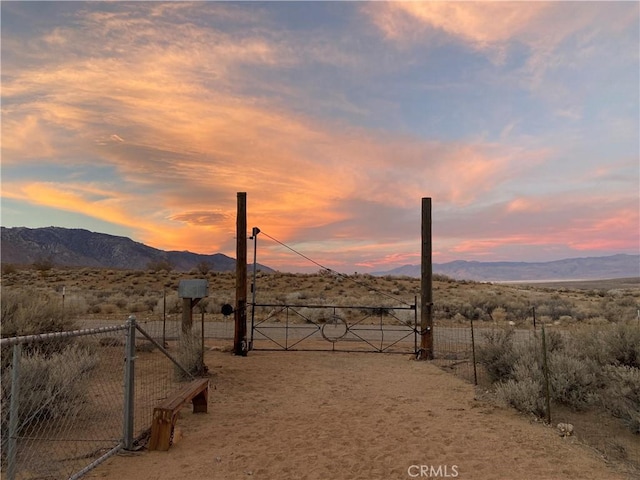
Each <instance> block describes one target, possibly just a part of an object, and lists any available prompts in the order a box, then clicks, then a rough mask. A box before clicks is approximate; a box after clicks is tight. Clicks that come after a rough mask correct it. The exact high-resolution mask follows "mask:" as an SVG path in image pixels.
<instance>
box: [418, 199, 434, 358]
mask: <svg viewBox="0 0 640 480" xmlns="http://www.w3.org/2000/svg"><path fill="white" fill-rule="evenodd" d="M431 251H432V247H431V198H423V199H422V266H421V287H420V309H421V311H420V360H433V293H432V276H433V265H432V258H431Z"/></svg>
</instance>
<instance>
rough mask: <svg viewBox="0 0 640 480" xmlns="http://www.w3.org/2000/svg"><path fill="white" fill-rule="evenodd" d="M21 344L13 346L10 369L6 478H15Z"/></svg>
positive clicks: (8, 479) (11, 479) (10, 479)
mask: <svg viewBox="0 0 640 480" xmlns="http://www.w3.org/2000/svg"><path fill="white" fill-rule="evenodd" d="M21 358H22V344H21V343H16V344H15V345H14V346H13V367H12V369H11V402H10V404H9V441H8V445H7V480H15V478H16V471H17V466H18V465H17V463H16V462H17V456H18V426H19V423H20V422H19V418H20V359H21Z"/></svg>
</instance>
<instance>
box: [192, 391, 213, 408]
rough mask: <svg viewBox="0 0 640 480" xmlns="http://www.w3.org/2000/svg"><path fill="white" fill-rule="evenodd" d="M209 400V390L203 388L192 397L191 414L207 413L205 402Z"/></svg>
mask: <svg viewBox="0 0 640 480" xmlns="http://www.w3.org/2000/svg"><path fill="white" fill-rule="evenodd" d="M208 399H209V388H205V389H204V390H203V391H201V392H200V393H199V394H198V395H196V396H195V397H193V400H192V402H193V413H207V401H208Z"/></svg>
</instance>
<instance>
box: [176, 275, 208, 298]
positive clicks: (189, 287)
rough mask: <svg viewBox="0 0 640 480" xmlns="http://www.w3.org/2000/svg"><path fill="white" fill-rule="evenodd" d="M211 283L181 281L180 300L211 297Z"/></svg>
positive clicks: (179, 286)
mask: <svg viewBox="0 0 640 480" xmlns="http://www.w3.org/2000/svg"><path fill="white" fill-rule="evenodd" d="M208 290H209V282H208V281H207V280H199V279H194V280H180V283H178V296H179V297H180V298H205V297H208V296H209V291H208Z"/></svg>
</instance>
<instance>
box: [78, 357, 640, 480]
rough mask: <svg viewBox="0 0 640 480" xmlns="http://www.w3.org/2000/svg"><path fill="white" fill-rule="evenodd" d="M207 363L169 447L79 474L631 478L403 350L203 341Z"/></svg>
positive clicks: (389, 479)
mask: <svg viewBox="0 0 640 480" xmlns="http://www.w3.org/2000/svg"><path fill="white" fill-rule="evenodd" d="M206 363H207V365H208V366H209V368H210V370H211V372H212V379H211V383H212V389H211V391H210V396H209V413H207V414H199V415H198V414H192V413H191V411H190V409H189V408H188V407H187V408H185V409H184V410H183V411H182V412H181V418H180V419H179V421H178V425H179V433H178V442H177V443H176V444H175V445H173V446H172V447H171V449H170V450H169V451H168V452H148V451H142V452H140V453H136V454H127V455H119V456H116V457H113V458H111V459H109V460H108V461H107V462H105V463H104V464H103V465H100V466H99V467H98V468H97V469H95V470H93V471H92V472H90V473H89V474H88V475H87V478H105V479H113V480H123V479H145V480H146V479H158V480H159V479H167V480H169V479H182V478H186V479H221V480H222V479H224V480H234V479H277V480H280V479H282V480H287V479H310V480H311V479H317V480H333V479H335V480H340V479H344V480H353V479H380V480H407V479H411V478H423V479H424V478H458V479H461V480H489V479H496V480H508V479H536V480H541V479H548V480H556V479H557V480H561V479H566V480H575V479H584V480H589V479H593V480H616V479H627V478H630V477H629V476H628V475H625V474H624V473H622V472H620V471H616V470H615V469H614V468H613V467H611V466H608V465H607V464H605V462H604V460H603V459H602V458H601V457H600V456H599V455H598V454H597V453H596V452H594V451H593V450H591V449H589V448H588V447H585V446H582V445H580V444H578V443H577V442H575V440H574V439H572V438H566V439H565V438H561V437H559V436H558V434H557V433H556V431H555V430H554V429H553V428H550V427H547V426H545V425H543V424H540V423H536V422H532V421H531V420H530V419H529V418H528V417H525V416H522V415H519V414H517V413H515V412H513V411H510V410H508V409H502V408H497V407H494V406H492V405H490V404H488V403H485V402H483V401H481V400H478V399H476V396H475V392H474V387H473V386H472V385H470V384H467V383H465V382H464V381H462V380H460V379H458V378H456V377H454V376H452V375H451V374H448V373H446V372H444V371H442V370H440V369H439V368H437V367H436V366H434V365H431V364H429V363H427V362H418V361H415V360H413V359H412V358H411V357H409V356H406V355H388V354H374V353H370V354H366V353H331V352H320V353H318V352H257V351H254V352H251V353H250V354H249V356H247V357H235V356H233V355H231V354H229V353H223V352H218V351H209V352H207V356H206ZM214 388H215V389H214Z"/></svg>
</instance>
